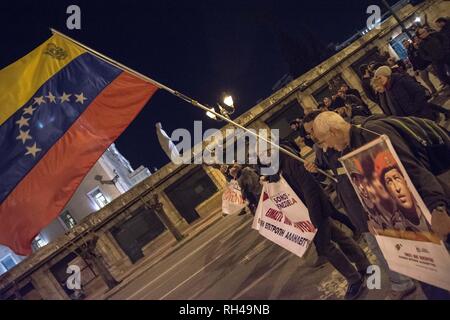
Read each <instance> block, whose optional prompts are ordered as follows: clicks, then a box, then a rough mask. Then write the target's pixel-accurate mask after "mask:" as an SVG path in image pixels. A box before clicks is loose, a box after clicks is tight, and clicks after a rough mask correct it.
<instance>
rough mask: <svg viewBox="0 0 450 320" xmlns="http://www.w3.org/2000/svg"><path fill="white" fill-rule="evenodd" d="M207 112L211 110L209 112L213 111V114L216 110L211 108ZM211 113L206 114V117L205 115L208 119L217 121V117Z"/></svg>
mask: <svg viewBox="0 0 450 320" xmlns="http://www.w3.org/2000/svg"><path fill="white" fill-rule="evenodd" d="M209 110H211V111H213V112H216V110H215V109H214V107H211V108H210V109H209ZM211 111H208V112H206V115H207V116H208V117H210V118H211V119H214V120H218V119H217V116H216V115H215V114H214V113H212V112H211Z"/></svg>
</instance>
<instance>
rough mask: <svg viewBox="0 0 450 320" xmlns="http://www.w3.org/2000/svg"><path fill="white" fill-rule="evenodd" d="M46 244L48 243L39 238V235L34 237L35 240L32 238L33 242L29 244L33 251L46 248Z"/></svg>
mask: <svg viewBox="0 0 450 320" xmlns="http://www.w3.org/2000/svg"><path fill="white" fill-rule="evenodd" d="M47 244H48V242H47V241H46V240H45V239H44V238H43V237H42V236H41V234H38V235H37V236H36V238H34V240H33V242H32V243H31V245H32V246H33V248H34V249H35V250H37V249H39V248H42V247H44V246H46V245H47Z"/></svg>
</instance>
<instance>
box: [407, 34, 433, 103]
mask: <svg viewBox="0 0 450 320" xmlns="http://www.w3.org/2000/svg"><path fill="white" fill-rule="evenodd" d="M402 43H403V46H404V47H405V48H406V50H407V52H408V59H409V61H410V63H411V65H412V67H413V70H414V71H415V73H416V74H417V75H418V76H420V78H421V79H422V81H423V82H424V83H425V85H426V86H427V87H428V89H429V90H430V93H431V95H432V96H435V95H437V89H436V87H435V86H434V84H433V82H431V80H430V74H431V73H432V72H433V67H432V65H431V62H430V61H426V60H424V59H423V58H422V57H421V56H420V55H419V44H420V39H419V38H417V37H415V38H414V40H413V42H412V43H411V42H410V41H409V40H404V41H403V42H402Z"/></svg>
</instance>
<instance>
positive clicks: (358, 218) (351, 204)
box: [314, 148, 369, 233]
mask: <svg viewBox="0 0 450 320" xmlns="http://www.w3.org/2000/svg"><path fill="white" fill-rule="evenodd" d="M314 151H315V153H316V160H315V164H316V166H317V167H318V168H320V169H322V170H325V171H327V170H331V171H332V172H333V176H334V177H335V178H336V180H337V182H333V185H334V188H335V190H336V194H337V197H338V200H339V202H340V204H341V205H342V207H343V208H344V210H345V212H346V213H347V215H348V216H349V217H350V220H351V221H352V223H353V225H354V226H355V227H356V229H357V230H358V231H359V232H361V233H363V232H369V229H368V227H367V213H366V211H365V210H364V208H363V206H362V205H361V202H360V201H359V198H358V196H357V195H356V192H355V189H354V188H353V186H352V183H351V182H350V180H349V178H348V177H347V174H345V173H342V174H339V173H340V172H339V171H340V170H342V164H341V163H340V162H339V160H338V159H339V158H340V157H341V156H342V154H341V152H338V151H335V150H333V149H328V150H327V151H326V152H324V151H323V150H322V149H320V148H314ZM314 177H315V178H316V179H318V181H322V179H323V177H324V175H322V174H315V175H314Z"/></svg>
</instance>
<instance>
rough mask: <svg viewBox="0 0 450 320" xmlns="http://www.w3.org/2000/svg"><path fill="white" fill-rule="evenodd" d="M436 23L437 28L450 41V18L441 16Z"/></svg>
mask: <svg viewBox="0 0 450 320" xmlns="http://www.w3.org/2000/svg"><path fill="white" fill-rule="evenodd" d="M435 24H436V26H437V30H438V31H439V32H440V33H441V34H442V35H443V36H445V37H447V39H448V41H450V18H444V17H439V18H437V19H436V21H435Z"/></svg>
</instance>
